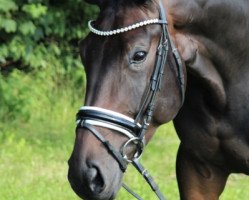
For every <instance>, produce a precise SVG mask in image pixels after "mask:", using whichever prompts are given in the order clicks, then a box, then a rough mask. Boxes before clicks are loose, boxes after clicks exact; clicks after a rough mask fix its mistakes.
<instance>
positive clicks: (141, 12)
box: [99, 6, 157, 29]
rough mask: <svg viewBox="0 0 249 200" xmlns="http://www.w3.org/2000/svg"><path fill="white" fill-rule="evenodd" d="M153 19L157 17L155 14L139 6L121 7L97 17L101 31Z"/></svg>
mask: <svg viewBox="0 0 249 200" xmlns="http://www.w3.org/2000/svg"><path fill="white" fill-rule="evenodd" d="M153 15H155V16H153ZM153 17H154V18H155V17H157V16H156V13H155V12H151V11H150V10H149V9H144V8H143V7H141V6H122V7H119V8H118V9H115V8H108V9H106V10H105V11H103V12H102V13H101V16H99V19H100V23H99V24H100V28H101V27H102V28H103V29H108V28H109V29H110V28H122V27H126V26H129V25H132V24H134V23H136V22H140V21H143V20H146V19H151V18H153Z"/></svg>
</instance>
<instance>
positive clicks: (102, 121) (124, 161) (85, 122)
mask: <svg viewBox="0 0 249 200" xmlns="http://www.w3.org/2000/svg"><path fill="white" fill-rule="evenodd" d="M159 3H160V10H159V17H160V19H150V20H146V21H143V22H139V23H136V24H133V25H131V26H128V27H125V28H121V29H117V30H113V31H100V30H97V29H95V28H94V27H93V25H92V23H93V21H89V23H88V26H89V29H90V31H91V32H93V33H94V34H97V35H100V36H105V37H106V36H111V35H115V34H119V33H123V32H126V31H130V30H132V29H135V28H139V27H141V26H146V25H149V24H160V25H161V27H162V35H161V38H160V43H159V46H158V49H157V58H156V63H155V68H154V71H153V73H152V76H151V80H150V83H149V86H148V88H147V91H146V95H145V98H144V99H143V101H142V104H141V106H140V108H139V112H138V114H137V116H136V118H135V119H132V118H130V117H128V116H125V115H123V114H120V113H117V112H114V111H110V110H107V109H103V108H99V107H91V106H83V107H81V108H80V110H79V112H78V113H77V116H76V117H77V129H78V128H86V129H88V130H89V131H90V132H91V133H92V134H93V135H94V136H95V137H96V138H97V139H98V140H99V141H100V142H101V143H102V144H103V145H104V146H105V148H106V150H107V151H108V153H109V154H110V155H112V157H113V158H114V159H115V160H116V161H117V163H118V164H119V167H120V169H121V170H122V172H125V170H126V169H127V165H128V163H132V164H133V166H134V167H135V168H136V169H137V170H138V171H139V173H140V174H141V175H142V176H143V177H144V179H145V180H146V182H147V183H148V184H149V185H150V187H151V189H152V190H153V191H154V192H155V194H156V195H157V197H158V198H159V199H160V200H165V199H166V198H165V197H164V196H163V195H162V193H161V192H160V190H159V188H158V186H157V185H156V183H155V182H154V180H153V178H152V177H151V176H150V174H149V173H148V171H147V170H146V169H144V167H143V166H142V165H141V164H140V162H139V158H140V156H141V154H142V152H143V149H144V146H145V139H144V138H145V134H146V131H147V129H148V126H149V125H150V122H151V120H152V116H153V112H154V108H155V100H156V95H157V93H158V91H159V90H160V88H161V83H162V78H163V75H164V67H165V64H166V62H167V57H168V51H169V49H171V50H172V53H173V56H174V58H175V62H176V65H177V71H178V77H177V78H178V80H179V89H180V93H181V98H182V103H183V102H184V93H185V88H184V73H183V65H182V62H181V59H180V56H179V53H178V51H177V49H176V48H175V45H174V43H173V41H172V39H171V37H170V35H169V32H168V28H167V19H166V13H165V10H164V8H163V5H162V2H161V0H160V2H159ZM139 122H142V123H141V124H140V123H139ZM95 127H102V128H107V129H110V130H113V131H114V132H115V133H116V132H118V133H119V134H123V135H124V136H126V137H127V138H128V140H127V141H126V142H125V143H124V145H123V146H122V148H121V149H120V150H116V149H115V148H114V147H113V146H112V145H111V144H110V143H109V141H107V140H106V139H105V138H104V137H103V136H102V135H101V133H99V132H98V131H97V129H96V128H95ZM129 145H135V146H136V153H135V154H134V155H133V157H132V158H129V156H128V155H126V149H127V147H128V146H129ZM123 187H124V188H125V189H126V190H127V191H128V192H129V193H131V194H132V195H133V196H134V197H135V198H137V199H142V198H141V197H140V196H138V195H137V194H136V193H135V192H133V191H132V190H131V189H130V188H129V187H128V186H127V185H125V184H123Z"/></svg>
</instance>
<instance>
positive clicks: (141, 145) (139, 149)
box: [121, 137, 144, 163]
mask: <svg viewBox="0 0 249 200" xmlns="http://www.w3.org/2000/svg"><path fill="white" fill-rule="evenodd" d="M131 143H133V144H135V145H136V153H135V154H134V156H133V158H132V159H129V158H128V156H127V155H126V152H125V151H126V148H127V147H128V146H129V145H130V144H131ZM143 150H144V142H143V140H141V139H140V138H138V137H134V138H131V139H129V140H128V141H127V142H126V143H125V144H124V146H123V147H122V148H121V155H122V156H123V158H124V159H125V160H126V161H127V162H129V163H132V162H133V160H134V159H139V158H140V156H141V155H142V153H143Z"/></svg>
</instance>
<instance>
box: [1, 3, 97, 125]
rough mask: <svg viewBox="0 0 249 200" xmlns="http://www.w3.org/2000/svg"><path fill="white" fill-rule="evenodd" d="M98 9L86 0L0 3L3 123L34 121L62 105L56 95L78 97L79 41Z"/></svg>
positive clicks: (81, 85)
mask: <svg viewBox="0 0 249 200" xmlns="http://www.w3.org/2000/svg"><path fill="white" fill-rule="evenodd" d="M96 11H97V10H96V7H92V6H91V7H90V6H89V5H88V4H86V3H84V1H83V0H60V1H59V0H0V122H1V121H2V122H3V121H6V120H8V121H9V119H18V120H20V119H22V120H24V121H26V120H28V119H30V118H32V115H33V114H34V112H33V110H34V109H37V107H38V105H40V107H41V108H42V107H49V106H50V105H49V104H51V105H52V104H54V103H56V102H58V99H60V98H61V97H60V96H63V95H62V94H58V92H57V96H56V91H59V92H60V93H62V92H63V91H66V90H72V93H73V94H74V93H76V94H78V95H79V92H74V90H77V89H79V88H81V91H82V89H83V88H84V84H85V79H84V71H83V68H82V64H81V60H80V58H79V52H78V42H79V40H80V39H82V38H83V37H84V36H85V35H86V34H87V32H88V30H87V29H86V25H87V20H89V19H90V18H93V17H94V15H95V14H96ZM80 96H81V98H82V97H83V93H81V94H80ZM74 98H78V96H77V97H73V95H72V96H70V97H68V100H67V101H73V99H74ZM41 102H42V103H41Z"/></svg>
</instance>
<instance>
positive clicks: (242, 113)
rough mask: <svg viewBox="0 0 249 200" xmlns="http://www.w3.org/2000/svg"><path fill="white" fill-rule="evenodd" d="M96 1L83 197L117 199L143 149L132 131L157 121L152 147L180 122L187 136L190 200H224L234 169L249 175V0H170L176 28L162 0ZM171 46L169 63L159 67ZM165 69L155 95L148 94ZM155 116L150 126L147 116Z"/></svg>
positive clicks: (181, 171)
mask: <svg viewBox="0 0 249 200" xmlns="http://www.w3.org/2000/svg"><path fill="white" fill-rule="evenodd" d="M87 2H89V3H92V4H96V5H98V6H99V7H100V13H99V16H98V18H97V19H96V21H94V22H90V23H89V28H90V30H91V33H90V34H89V35H88V36H87V37H86V38H85V39H84V40H83V41H82V43H81V57H82V60H83V64H84V66H85V70H86V75H87V91H86V98H85V105H86V107H83V108H82V109H81V110H80V112H79V114H78V120H79V121H78V128H77V129H76V139H75V146H74V150H73V153H72V156H71V158H70V159H69V173H68V177H69V181H70V183H71V186H72V188H73V189H74V191H75V192H76V193H77V194H78V195H79V196H80V197H82V198H84V199H85V200H92V199H94V200H107V199H114V198H115V196H116V194H117V191H118V189H119V188H120V186H121V180H122V176H123V171H124V170H125V163H124V162H123V161H124V158H125V160H126V161H132V160H133V159H134V158H136V157H138V156H139V155H140V154H141V149H142V146H143V145H142V143H141V140H140V138H139V139H137V138H138V137H134V136H132V134H130V133H133V132H136V130H137V129H141V127H142V128H143V127H144V126H146V125H148V126H146V127H145V129H146V134H145V137H144V138H143V142H144V141H145V143H148V142H149V140H150V138H151V137H152V136H153V133H154V132H155V130H156V128H157V127H158V126H159V125H161V124H164V123H166V122H168V121H170V120H172V119H174V125H175V128H176V131H177V134H178V136H179V138H180V140H181V143H180V146H179V150H178V155H177V163H176V173H177V180H178V186H179V191H180V198H181V199H189V200H202V199H208V200H215V199H218V198H219V196H220V194H221V193H222V191H223V190H224V187H225V185H226V181H227V178H228V176H229V175H230V174H231V173H244V174H247V175H249V131H248V130H249V104H248V102H249V87H248V86H246V85H247V84H248V81H249V12H248V10H249V1H244V0H237V1H232V0H164V1H163V10H165V11H167V12H166V16H165V17H167V25H166V19H164V16H163V14H164V13H163V12H161V10H162V9H161V8H160V6H159V3H160V2H159V1H158V0H88V1H87ZM154 19H159V20H158V21H156V20H154ZM153 20H154V21H153ZM137 22H143V23H141V24H136V23H137ZM130 25H135V26H130ZM165 25H166V26H167V31H168V35H167V38H166V40H164V39H165V38H164V35H165V34H163V33H164V32H165V30H164V29H165ZM122 27H126V29H125V28H124V29H120V28H122ZM171 40H172V41H171ZM162 41H163V42H162ZM165 43H167V44H169V45H166V47H168V50H167V52H168V53H167V54H166V56H163V57H166V58H167V59H166V60H165V62H162V61H160V63H164V66H163V69H162V66H161V65H160V66H161V68H160V67H159V70H157V67H156V66H157V63H158V57H160V56H161V53H160V51H158V49H160V48H161V47H162V46H163V48H164V47H165V46H164V44H165ZM174 45H175V46H176V48H177V50H178V52H179V54H180V57H181V61H182V65H181V64H179V62H180V63H181V61H179V60H177V56H176V55H175V49H174ZM159 60H160V59H159ZM179 65H180V66H181V67H182V68H179ZM161 69H162V70H161ZM158 71H160V72H163V73H159V72H158ZM157 72H158V73H157ZM155 73H157V74H159V75H158V76H156V83H158V90H157V92H156V95H155V96H156V98H153V97H154V96H153V95H154V93H151V92H149V93H148V92H147V91H148V89H147V88H148V86H151V85H153V80H154V79H153V77H154V74H155ZM158 77H159V78H158ZM185 87H186V92H185V101H184V103H183V105H182V101H183V95H182V91H183V90H184V88H185ZM152 88H153V87H152ZM148 94H149V95H148ZM148 96H149V97H148ZM147 97H148V99H150V100H149V101H145V100H144V99H146V98H147ZM151 99H152V100H151ZM152 101H153V102H154V104H153V106H148V105H150V103H151V102H152ZM144 102H145V103H144ZM144 104H145V105H144ZM151 107H153V108H151ZM148 110H149V111H148ZM151 110H153V111H154V114H153V115H152V114H151V115H150V111H151ZM145 113H147V115H146V116H147V118H150V120H149V121H150V125H149V124H148V123H144V122H143V121H141V119H144V118H141V117H137V116H144V115H145ZM148 113H149V114H148ZM151 113H153V112H151ZM147 118H146V119H147ZM96 119H98V120H96ZM97 122H98V123H97ZM145 122H147V121H146V120H145ZM117 124H118V125H117ZM127 138H128V139H127ZM106 141H108V142H106ZM127 141H128V142H127ZM110 144H111V145H110ZM113 149H114V150H113ZM124 151H125V153H124ZM119 152H122V154H120V153H119ZM137 154H138V155H137ZM120 155H122V156H123V158H120Z"/></svg>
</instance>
